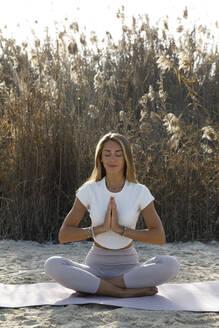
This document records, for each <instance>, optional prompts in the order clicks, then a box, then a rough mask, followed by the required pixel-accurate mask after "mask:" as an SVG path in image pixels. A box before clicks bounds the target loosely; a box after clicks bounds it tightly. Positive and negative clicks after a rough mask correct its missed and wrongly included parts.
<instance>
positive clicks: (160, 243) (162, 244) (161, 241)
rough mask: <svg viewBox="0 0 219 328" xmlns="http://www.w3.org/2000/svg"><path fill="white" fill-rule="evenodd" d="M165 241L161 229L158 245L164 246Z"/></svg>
mask: <svg viewBox="0 0 219 328" xmlns="http://www.w3.org/2000/svg"><path fill="white" fill-rule="evenodd" d="M165 243H166V236H165V232H164V231H162V233H161V236H160V239H159V244H158V245H159V246H164V245H165Z"/></svg>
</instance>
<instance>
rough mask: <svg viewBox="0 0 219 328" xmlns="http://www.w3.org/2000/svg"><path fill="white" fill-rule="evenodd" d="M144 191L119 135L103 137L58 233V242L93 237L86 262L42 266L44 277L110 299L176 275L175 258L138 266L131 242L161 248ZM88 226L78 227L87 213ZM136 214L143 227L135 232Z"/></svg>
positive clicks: (150, 288) (149, 290)
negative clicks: (88, 214)
mask: <svg viewBox="0 0 219 328" xmlns="http://www.w3.org/2000/svg"><path fill="white" fill-rule="evenodd" d="M153 200H154V197H153V196H152V195H151V193H150V191H149V190H148V188H147V187H145V186H144V185H142V184H139V183H137V180H136V175H135V167H134V163H133V158H132V152H131V147H130V145H129V143H128V141H127V139H126V138H125V137H124V136H123V135H121V134H118V133H108V134H106V135H105V136H103V137H102V138H101V140H100V141H99V143H98V145H97V147H96V153H95V167H94V169H93V172H92V175H91V177H90V179H89V180H88V181H87V182H86V183H85V184H84V185H82V186H81V187H80V188H79V190H78V191H77V193H76V199H75V202H74V205H73V207H72V209H71V211H70V212H69V213H68V215H67V217H66V218H65V220H64V222H63V224H62V226H61V229H60V231H59V241H60V242H61V243H68V242H74V241H79V240H84V239H87V238H89V237H92V238H93V240H94V244H93V246H92V248H91V250H90V251H89V253H88V255H87V257H86V260H85V264H79V263H76V262H73V261H70V260H68V259H66V258H62V257H57V256H56V257H55V256H54V257H51V258H49V259H48V260H47V261H46V263H45V272H46V274H47V275H48V276H49V277H51V278H53V279H54V280H56V281H57V282H59V283H60V284H62V285H63V286H65V287H67V288H70V289H73V290H75V291H77V292H78V293H79V294H81V293H91V294H97V295H107V296H114V297H137V296H150V295H155V294H156V293H157V292H158V289H157V287H156V286H158V285H160V284H162V283H165V282H167V281H169V280H171V279H173V278H175V276H176V275H177V273H178V270H179V265H178V263H177V261H176V259H175V258H174V257H171V256H157V257H155V258H153V259H151V260H149V261H147V262H145V263H143V264H139V262H138V256H137V252H136V250H135V248H134V246H133V245H132V240H135V241H141V242H144V243H149V244H156V245H163V244H164V243H165V233H164V230H163V226H162V223H161V220H160V218H159V216H158V214H157V212H156V210H155V207H154V204H153ZM86 210H88V211H89V213H90V217H91V220H92V225H91V227H88V228H78V225H79V223H80V221H81V219H82V218H83V216H84V214H85V211H86ZM140 212H141V213H142V215H143V218H144V221H145V224H146V226H147V229H143V230H136V229H135V227H136V223H137V220H138V217H139V214H140Z"/></svg>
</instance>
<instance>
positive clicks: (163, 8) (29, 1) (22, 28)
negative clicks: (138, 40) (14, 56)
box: [0, 0, 219, 43]
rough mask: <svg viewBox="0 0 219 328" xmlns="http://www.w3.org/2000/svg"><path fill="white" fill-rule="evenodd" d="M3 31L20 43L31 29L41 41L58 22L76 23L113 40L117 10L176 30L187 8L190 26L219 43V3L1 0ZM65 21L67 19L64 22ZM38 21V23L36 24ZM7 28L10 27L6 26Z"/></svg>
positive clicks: (212, 0)
mask: <svg viewBox="0 0 219 328" xmlns="http://www.w3.org/2000/svg"><path fill="white" fill-rule="evenodd" d="M0 2H1V10H0V29H1V30H2V33H3V35H4V36H13V37H14V38H15V39H16V40H17V41H18V42H22V41H26V40H31V39H33V36H32V32H31V31H32V30H34V31H35V33H36V35H37V36H38V37H39V38H42V37H44V36H45V33H44V31H45V27H46V26H47V27H48V28H49V34H50V35H54V33H55V22H58V26H59V31H60V27H62V24H63V22H65V24H68V23H69V25H70V23H72V22H74V21H77V22H78V23H79V26H80V27H84V26H86V30H87V31H88V32H90V31H95V32H97V35H98V36H99V38H102V37H103V36H104V35H105V31H109V32H110V33H111V34H112V35H113V38H114V40H116V39H118V38H119V35H120V27H121V24H120V22H119V20H118V19H117V18H116V13H117V11H118V8H121V6H122V5H124V7H125V14H126V16H127V17H129V20H128V22H129V21H130V20H131V17H132V16H135V17H136V18H137V16H138V14H140V15H144V14H148V15H149V18H150V22H151V25H153V26H154V25H155V23H156V22H158V20H159V19H160V18H161V19H163V18H165V17H166V16H168V17H169V27H170V30H171V31H172V30H173V31H175V29H176V27H177V26H178V25H180V24H179V21H178V20H177V17H181V18H182V14H183V10H184V9H185V7H187V8H188V20H187V25H188V26H191V27H192V26H193V25H194V24H196V25H198V26H199V25H201V24H204V25H206V26H207V27H208V28H210V29H211V30H212V31H213V33H214V34H215V39H216V40H218V43H219V29H218V28H215V23H216V21H217V20H218V21H219V16H218V13H219V0H207V1H206V0H180V1H179V0H0ZM65 18H67V19H68V20H67V21H65ZM35 21H37V22H38V23H37V24H36V23H35ZM5 26H7V28H6V27H5Z"/></svg>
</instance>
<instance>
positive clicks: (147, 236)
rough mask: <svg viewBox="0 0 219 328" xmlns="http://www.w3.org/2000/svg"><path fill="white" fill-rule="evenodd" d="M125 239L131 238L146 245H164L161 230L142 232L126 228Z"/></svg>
mask: <svg viewBox="0 0 219 328" xmlns="http://www.w3.org/2000/svg"><path fill="white" fill-rule="evenodd" d="M124 236H125V237H128V238H131V239H133V240H135V241H140V242H143V243H147V244H154V245H160V246H162V245H164V244H165V241H166V240H165V233H164V231H163V229H158V228H151V229H149V230H148V229H143V230H134V229H130V228H127V229H126V230H125V233H124Z"/></svg>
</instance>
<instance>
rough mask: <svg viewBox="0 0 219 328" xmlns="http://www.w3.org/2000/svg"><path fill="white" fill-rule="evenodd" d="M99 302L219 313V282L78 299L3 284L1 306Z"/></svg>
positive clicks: (48, 288)
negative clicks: (150, 293) (147, 293)
mask: <svg viewBox="0 0 219 328" xmlns="http://www.w3.org/2000/svg"><path fill="white" fill-rule="evenodd" d="M89 303H96V304H102V305H111V306H117V307H128V308H134V309H142V310H157V311H162V310H167V311H171V310H172V311H198V312H219V280H217V281H209V282H196V283H183V284H164V285H162V286H159V293H158V294H157V295H155V296H146V297H135V298H114V297H106V296H95V295H93V296H86V297H77V296H75V295H74V291H72V290H70V289H67V288H65V287H62V286H61V285H59V284H57V283H50V282H49V283H37V284H23V285H5V284H0V307H8V308H18V307H26V306H36V305H67V304H89Z"/></svg>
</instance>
